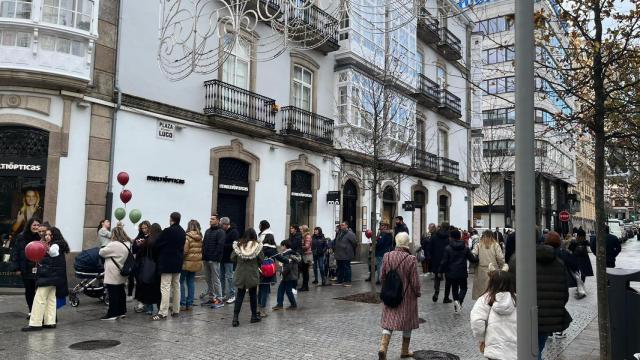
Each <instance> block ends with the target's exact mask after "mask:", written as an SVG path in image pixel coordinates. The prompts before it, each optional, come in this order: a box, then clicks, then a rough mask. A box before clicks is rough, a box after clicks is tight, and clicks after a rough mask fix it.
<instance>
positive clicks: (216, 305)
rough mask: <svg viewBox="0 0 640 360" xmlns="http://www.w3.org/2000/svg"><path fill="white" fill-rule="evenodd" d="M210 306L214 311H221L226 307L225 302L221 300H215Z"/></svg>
mask: <svg viewBox="0 0 640 360" xmlns="http://www.w3.org/2000/svg"><path fill="white" fill-rule="evenodd" d="M210 304H211V308H212V309H219V308H221V307H223V306H224V301H222V300H220V299H215V300H213V301H212V302H211V303H210Z"/></svg>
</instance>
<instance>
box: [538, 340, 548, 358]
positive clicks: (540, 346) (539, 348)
mask: <svg viewBox="0 0 640 360" xmlns="http://www.w3.org/2000/svg"><path fill="white" fill-rule="evenodd" d="M548 338H549V335H546V334H538V360H542V350H544V346H545V345H546V343H547V339H548Z"/></svg>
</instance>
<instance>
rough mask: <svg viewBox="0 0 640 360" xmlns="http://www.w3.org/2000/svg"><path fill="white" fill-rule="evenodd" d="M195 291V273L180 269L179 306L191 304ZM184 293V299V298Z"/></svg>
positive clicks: (189, 305)
mask: <svg viewBox="0 0 640 360" xmlns="http://www.w3.org/2000/svg"><path fill="white" fill-rule="evenodd" d="M185 285H186V289H185ZM195 293H196V273H194V272H192V271H184V270H183V271H182V272H181V273H180V306H186V307H191V306H193V298H194V297H195ZM185 294H186V299H185Z"/></svg>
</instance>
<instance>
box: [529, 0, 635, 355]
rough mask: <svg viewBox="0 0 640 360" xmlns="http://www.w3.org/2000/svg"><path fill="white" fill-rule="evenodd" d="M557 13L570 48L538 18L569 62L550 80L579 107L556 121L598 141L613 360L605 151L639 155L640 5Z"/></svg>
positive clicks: (605, 336)
mask: <svg viewBox="0 0 640 360" xmlns="http://www.w3.org/2000/svg"><path fill="white" fill-rule="evenodd" d="M555 10H556V12H557V13H558V15H559V16H558V18H559V21H560V24H561V25H562V26H563V28H564V29H566V31H567V32H568V37H569V40H570V41H569V42H568V43H567V44H565V43H563V42H557V41H552V40H554V36H555V34H554V32H553V31H552V29H551V27H550V26H549V21H550V20H549V19H552V18H554V15H553V14H546V13H544V12H539V13H538V14H536V20H537V24H538V26H539V28H541V29H542V30H543V31H544V32H545V39H546V40H547V43H549V44H550V46H553V47H554V48H555V49H554V50H555V51H559V52H562V54H564V58H565V59H566V61H564V62H560V63H558V64H546V67H547V69H548V70H549V71H550V74H552V75H553V76H549V77H547V81H548V82H549V84H550V86H552V87H553V88H554V89H555V90H556V92H557V93H558V96H559V97H560V98H566V97H573V98H575V99H576V100H577V101H578V103H579V106H577V107H576V108H575V109H574V111H573V112H566V113H560V114H557V118H558V120H559V121H561V122H562V124H563V125H564V126H566V128H568V129H571V130H573V131H574V132H576V133H581V132H585V133H589V134H590V135H591V136H592V138H593V140H594V154H595V164H594V165H595V207H596V232H597V239H598V242H597V254H596V258H597V266H596V267H597V275H596V276H597V285H598V323H599V324H598V325H599V335H600V358H601V359H603V360H604V359H610V358H611V347H610V346H611V343H610V333H609V312H608V311H609V309H608V308H609V304H608V298H607V280H606V267H605V264H606V243H605V240H604V239H605V235H606V234H605V230H604V225H605V223H606V220H607V214H606V209H605V199H604V187H605V170H606V162H605V151H606V149H607V148H610V149H611V148H628V149H632V150H633V151H638V148H637V146H638V145H637V144H638V136H639V134H640V131H639V130H640V128H639V126H638V125H639V121H638V119H639V118H640V117H639V116H638V115H639V111H638V110H639V109H640V107H639V105H640V102H639V100H640V96H638V94H639V92H638V89H639V84H640V76H639V70H638V68H639V66H638V65H639V64H640V51H639V50H638V47H637V46H638V39H639V38H640V16H638V12H639V11H640V2H638V1H637V0H631V1H628V2H625V4H624V6H623V5H621V4H620V3H618V2H616V3H614V1H613V0H601V1H585V0H575V1H558V2H556V9H555Z"/></svg>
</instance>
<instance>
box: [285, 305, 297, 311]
mask: <svg viewBox="0 0 640 360" xmlns="http://www.w3.org/2000/svg"><path fill="white" fill-rule="evenodd" d="M287 310H298V305H290V306H287Z"/></svg>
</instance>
